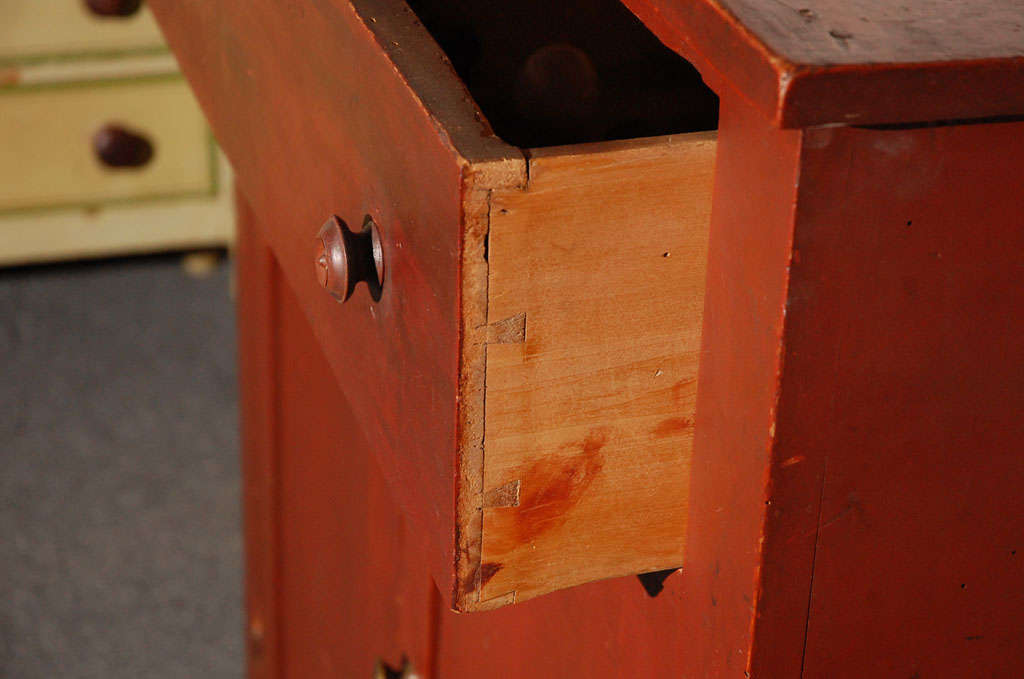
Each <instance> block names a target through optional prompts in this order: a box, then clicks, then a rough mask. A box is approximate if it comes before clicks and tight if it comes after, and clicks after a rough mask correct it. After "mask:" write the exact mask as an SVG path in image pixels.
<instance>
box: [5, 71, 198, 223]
mask: <svg viewBox="0 0 1024 679" xmlns="http://www.w3.org/2000/svg"><path fill="white" fill-rule="evenodd" d="M0 120H2V121H3V124H2V125H0V149H3V152H2V154H0V214H3V213H5V212H10V211H17V210H25V209H38V208H50V207H67V206H94V205H99V204H103V203H108V202H112V201H131V200H139V199H148V198H170V197H181V196H188V195H196V194H202V193H210V192H212V191H213V190H214V154H213V153H212V141H211V138H210V136H209V132H208V130H207V127H206V124H205V122H204V119H203V116H202V113H201V112H200V110H199V107H198V106H197V105H196V103H195V101H194V99H193V98H192V96H191V94H190V93H189V90H188V86H187V85H186V83H185V82H184V80H182V79H181V78H180V77H178V76H177V75H173V76H161V77H157V78H151V79H138V80H118V81H110V82H104V83H98V84H81V83H69V84H62V85H47V86H40V87H23V88H13V89H9V90H0ZM104 129H107V130H108V133H107V134H106V135H105V136H106V138H105V139H104V138H101V137H102V136H103V135H104V133H103V132H101V130H104ZM111 130H120V131H122V132H127V133H130V134H131V135H134V136H135V137H137V138H135V139H131V138H129V139H127V140H124V139H122V140H120V145H121V146H125V145H126V144H127V147H126V149H127V150H125V149H118V148H116V146H117V145H118V142H119V140H118V139H116V138H115V139H113V140H112V139H111V134H110V133H109V132H110V131H111ZM111 144H114V146H115V148H114V149H113V151H112V150H111V148H110V147H111ZM133 145H135V146H138V145H141V146H142V147H143V148H142V149H141V150H140V149H139V148H135V147H134V146H133ZM98 146H99V147H103V149H104V150H103V151H101V148H98ZM145 147H148V148H149V151H148V152H147V151H146V150H145ZM111 154H112V155H113V156H115V157H114V158H113V159H112V162H113V164H114V165H115V166H111V164H110V163H111V158H109V157H108V158H107V162H105V161H104V160H103V159H102V157H103V156H104V155H107V156H110V155H111ZM125 154H127V157H125ZM147 155H148V158H147ZM118 156H120V157H118Z"/></svg>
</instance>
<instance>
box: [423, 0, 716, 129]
mask: <svg viewBox="0 0 1024 679" xmlns="http://www.w3.org/2000/svg"><path fill="white" fill-rule="evenodd" d="M408 4H409V6H410V7H411V9H412V10H413V11H414V12H415V13H416V14H417V16H418V17H419V19H420V20H421V21H422V22H423V25H424V26H425V27H426V29H427V30H428V31H429V32H430V33H431V35H432V36H433V37H434V39H435V40H436V41H437V43H438V44H439V45H440V47H441V49H442V50H444V52H445V53H446V54H447V56H448V58H449V60H450V61H451V63H452V66H453V67H454V69H455V72H456V73H457V74H458V75H459V77H460V78H461V79H462V81H463V82H464V83H465V85H466V87H467V88H468V89H469V92H470V94H472V95H473V98H474V99H475V100H476V103H477V105H478V106H479V107H480V109H481V111H482V112H483V114H484V115H485V116H486V117H487V119H488V121H489V122H490V124H491V126H492V127H493V129H494V131H495V133H496V134H497V135H498V136H499V137H501V138H502V139H503V140H505V141H506V142H508V143H510V144H514V145H516V146H520V147H524V148H530V147H542V146H557V145H566V144H580V143H585V142H595V141H608V140H616V139H630V138H636V137H652V136H659V135H667V134H679V133H685V132H698V131H707V130H715V129H717V127H718V97H717V96H716V95H715V93H714V92H713V91H712V90H711V89H710V88H708V87H707V85H705V84H704V81H703V80H702V79H701V76H700V73H698V72H697V70H696V69H695V68H694V67H693V66H692V65H691V64H690V63H689V62H688V61H686V60H685V59H683V58H682V57H681V56H679V55H678V54H676V53H675V52H673V51H672V50H670V49H669V48H667V47H665V46H664V45H663V44H662V43H661V42H660V41H659V40H658V39H657V38H656V37H655V36H654V34H652V33H651V32H650V31H649V30H648V29H647V28H646V27H645V26H644V25H643V23H641V22H640V20H639V19H637V18H636V16H634V15H633V14H632V13H631V12H630V11H629V10H628V9H626V8H625V7H624V6H623V5H622V4H621V3H620V2H619V0H523V1H522V2H516V3H508V2H497V1H496V0H489V1H482V2H481V1H480V0H408Z"/></svg>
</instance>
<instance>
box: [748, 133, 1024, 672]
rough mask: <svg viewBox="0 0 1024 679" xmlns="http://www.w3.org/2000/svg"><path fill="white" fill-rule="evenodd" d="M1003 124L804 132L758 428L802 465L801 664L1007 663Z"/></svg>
mask: <svg viewBox="0 0 1024 679" xmlns="http://www.w3.org/2000/svg"><path fill="white" fill-rule="evenodd" d="M1022 133H1024V124H1021V123H1002V124H978V125H949V126H938V127H926V128H918V129H884V130H876V129H849V128H847V129H820V130H813V131H809V132H808V133H807V137H806V142H805V145H804V159H803V161H802V166H803V169H802V174H801V188H800V200H799V206H798V212H797V215H798V219H797V226H796V231H795V237H794V249H795V252H796V253H798V255H799V256H798V257H796V258H794V263H793V269H792V278H791V290H790V294H789V305H788V307H789V312H788V318H787V330H786V355H785V360H784V365H785V373H784V376H783V380H782V395H781V398H780V402H779V418H778V436H779V438H778V442H777V446H778V447H779V449H780V450H779V453H778V456H779V457H780V458H787V457H791V458H793V460H794V463H795V464H794V466H798V465H804V464H820V466H821V467H822V468H823V469H824V478H823V481H822V483H821V484H820V486H819V490H818V495H819V496H820V498H821V507H820V510H819V512H818V514H817V520H816V523H815V526H814V534H815V535H816V539H817V549H816V551H815V559H814V580H813V589H812V590H811V602H810V609H809V610H810V620H809V623H808V632H807V641H806V657H805V659H804V666H803V667H804V676H806V677H837V678H842V677H868V676H870V677H910V676H921V677H928V676H978V677H982V676H985V677H997V676H998V677H1004V676H1014V675H1016V674H1019V671H1020V666H1021V663H1022V661H1024V647H1022V645H1021V619H1022V618H1024V587H1022V585H1024V521H1022V517H1024V495H1022V494H1021V487H1022V486H1024V462H1022V457H1021V451H1022V449H1024V417H1022V412H1024V285H1022V283H1021V273H1022V272H1024V226H1022V217H1021V206H1022V202H1021V196H1022V195H1024V179H1022V177H1021V171H1020V170H1021V168H1020V159H1021V158H1022V157H1024V134H1022ZM801 456H802V457H805V458H806V461H805V460H804V459H802V457H801ZM767 560H768V559H767V558H766V561H767ZM784 577H785V575H784V574H783V573H782V572H781V571H780V572H779V573H778V576H777V579H778V580H782V579H783V578H784ZM766 676H767V674H766Z"/></svg>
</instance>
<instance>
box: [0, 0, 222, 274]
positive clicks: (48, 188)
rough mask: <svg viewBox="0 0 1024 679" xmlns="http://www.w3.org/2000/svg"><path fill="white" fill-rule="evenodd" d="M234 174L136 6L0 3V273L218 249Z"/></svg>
mask: <svg viewBox="0 0 1024 679" xmlns="http://www.w3.org/2000/svg"><path fill="white" fill-rule="evenodd" d="M230 181H231V172H230V168H229V166H228V164H227V162H226V161H225V160H224V158H223V156H222V155H221V154H220V152H219V150H218V149H217V147H216V145H215V143H214V141H213V137H212V136H211V134H210V132H209V130H208V128H207V126H206V123H205V120H204V118H203V115H202V112H201V111H200V109H199V107H198V105H197V104H196V102H195V100H194V99H193V97H192V95H191V93H190V92H189V89H188V86H187V84H186V83H185V81H184V80H183V78H182V77H181V75H180V73H179V72H178V67H177V64H176V63H175V60H174V57H173V56H172V55H171V54H170V53H169V52H168V50H167V48H166V47H165V46H164V43H163V39H162V37H161V35H160V31H159V29H158V28H157V25H156V22H155V21H154V20H153V17H152V15H151V14H150V13H149V11H148V9H147V8H146V7H145V5H141V6H140V3H139V2H138V1H137V0H0V265H18V264H28V263H35V262H45V261H55V260H60V259H72V258H84V257H100V256H112V255H123V254H130V253H141V252H152V251H157V250H173V249H183V250H184V249H197V248H209V247H219V246H224V245H228V244H229V243H230V241H231V236H232V232H233V226H232V225H233V202H232V199H231V191H230Z"/></svg>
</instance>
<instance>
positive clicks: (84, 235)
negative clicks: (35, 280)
mask: <svg viewBox="0 0 1024 679" xmlns="http://www.w3.org/2000/svg"><path fill="white" fill-rule="evenodd" d="M216 164H217V190H216V192H215V193H214V194H210V195H206V194H204V195H197V196H194V197H193V196H190V197H187V198H181V199H175V200H153V201H128V202H121V203H115V204H112V205H107V206H104V207H102V208H97V207H95V206H85V207H71V208H64V209H53V210H15V211H13V212H8V213H4V214H0V266H17V265H23V264H36V263H42V262H55V261H60V260H70V259H76V260H77V259H85V258H90V257H112V256H120V255H127V254H140V253H146V252H158V251H161V250H188V249H195V248H210V247H224V246H228V245H230V244H231V243H232V241H233V240H234V212H235V211H234V199H233V195H232V191H231V185H232V176H231V166H230V165H229V164H228V162H227V159H225V158H224V157H223V155H222V154H220V153H218V154H217V163H216Z"/></svg>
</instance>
